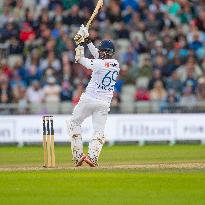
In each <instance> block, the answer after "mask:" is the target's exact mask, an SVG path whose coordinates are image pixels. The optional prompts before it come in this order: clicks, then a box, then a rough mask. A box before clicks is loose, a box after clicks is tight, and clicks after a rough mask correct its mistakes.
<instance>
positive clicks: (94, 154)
mask: <svg viewBox="0 0 205 205" xmlns="http://www.w3.org/2000/svg"><path fill="white" fill-rule="evenodd" d="M109 109H110V104H109V103H108V102H104V101H102V100H98V99H95V98H92V97H89V96H86V94H82V96H81V98H80V101H79V102H78V104H77V105H76V107H75V108H74V111H73V114H72V117H71V120H70V123H69V124H68V132H69V135H70V137H71V149H72V154H73V159H74V160H75V161H78V160H79V158H80V157H81V156H82V154H83V144H82V136H81V124H82V122H83V121H84V120H85V119H86V118H87V117H89V116H92V123H93V130H94V134H93V136H92V139H91V141H90V143H89V149H88V156H89V157H90V158H91V159H93V162H95V163H97V160H98V157H99V154H100V151H101V149H102V146H103V144H104V142H105V137H104V129H105V123H106V120H107V115H108V112H109Z"/></svg>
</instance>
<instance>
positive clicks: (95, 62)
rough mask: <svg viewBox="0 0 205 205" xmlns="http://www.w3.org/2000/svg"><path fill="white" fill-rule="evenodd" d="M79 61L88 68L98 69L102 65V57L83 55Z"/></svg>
mask: <svg viewBox="0 0 205 205" xmlns="http://www.w3.org/2000/svg"><path fill="white" fill-rule="evenodd" d="M79 63H80V64H81V65H83V66H85V67H86V68H87V69H91V70H97V69H99V68H100V67H102V60H100V59H89V58H85V57H81V58H80V60H79Z"/></svg>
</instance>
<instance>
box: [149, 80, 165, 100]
mask: <svg viewBox="0 0 205 205" xmlns="http://www.w3.org/2000/svg"><path fill="white" fill-rule="evenodd" d="M166 95H167V92H166V90H165V89H164V87H163V83H162V81H160V80H157V81H156V82H155V83H154V88H153V89H152V90H151V91H150V99H151V100H152V101H162V100H163V99H164V98H165V96H166Z"/></svg>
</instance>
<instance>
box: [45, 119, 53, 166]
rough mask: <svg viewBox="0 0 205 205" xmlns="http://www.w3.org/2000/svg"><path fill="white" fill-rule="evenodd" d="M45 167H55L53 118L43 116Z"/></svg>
mask: <svg viewBox="0 0 205 205" xmlns="http://www.w3.org/2000/svg"><path fill="white" fill-rule="evenodd" d="M43 151H44V152H43V153H44V164H43V166H44V167H47V168H49V167H55V148H54V127H53V116H43Z"/></svg>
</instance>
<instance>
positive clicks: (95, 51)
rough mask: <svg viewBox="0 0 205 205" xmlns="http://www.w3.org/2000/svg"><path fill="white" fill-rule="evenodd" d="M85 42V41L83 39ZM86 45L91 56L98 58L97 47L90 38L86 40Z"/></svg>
mask: <svg viewBox="0 0 205 205" xmlns="http://www.w3.org/2000/svg"><path fill="white" fill-rule="evenodd" d="M85 42H86V41H85ZM87 46H88V49H89V51H90V52H91V54H92V56H93V57H94V58H95V59H98V58H99V52H98V49H97V48H96V47H95V45H94V44H93V43H92V42H91V40H89V39H88V40H87Z"/></svg>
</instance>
